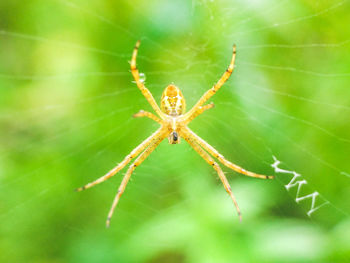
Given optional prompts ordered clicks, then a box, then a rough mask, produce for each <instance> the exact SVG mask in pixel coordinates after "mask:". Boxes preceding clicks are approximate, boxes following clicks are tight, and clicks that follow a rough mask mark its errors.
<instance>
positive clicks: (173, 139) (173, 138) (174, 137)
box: [168, 131, 180, 144]
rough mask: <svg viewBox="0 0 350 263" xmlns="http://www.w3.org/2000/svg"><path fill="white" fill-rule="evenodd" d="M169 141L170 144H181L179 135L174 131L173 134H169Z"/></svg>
mask: <svg viewBox="0 0 350 263" xmlns="http://www.w3.org/2000/svg"><path fill="white" fill-rule="evenodd" d="M168 140H169V143H170V144H177V143H179V142H180V137H179V134H178V133H177V132H176V131H173V132H172V133H170V134H169V137H168Z"/></svg>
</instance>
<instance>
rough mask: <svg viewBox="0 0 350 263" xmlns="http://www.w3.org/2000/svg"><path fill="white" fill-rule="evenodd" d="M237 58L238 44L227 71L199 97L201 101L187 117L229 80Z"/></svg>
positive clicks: (234, 47) (234, 48) (234, 46)
mask: <svg viewBox="0 0 350 263" xmlns="http://www.w3.org/2000/svg"><path fill="white" fill-rule="evenodd" d="M235 58H236V45H233V52H232V58H231V63H230V65H229V67H228V68H227V70H226V71H225V73H224V74H223V75H222V76H221V78H220V79H219V81H218V82H217V83H216V84H215V85H214V86H213V87H212V88H211V89H209V90H208V91H207V92H206V93H204V95H203V96H202V97H201V98H200V99H199V101H198V102H197V103H196V104H195V105H194V106H193V108H192V109H191V110H190V111H189V112H187V113H186V115H185V118H190V117H191V116H192V115H193V114H195V112H196V111H197V110H198V108H199V107H200V106H202V105H203V104H204V103H205V102H206V101H207V100H208V99H210V98H211V97H212V96H213V95H214V94H215V93H216V92H217V91H218V90H219V89H220V88H221V86H222V85H224V83H225V82H226V81H227V80H228V78H229V77H230V76H231V74H232V72H233V70H234V65H235Z"/></svg>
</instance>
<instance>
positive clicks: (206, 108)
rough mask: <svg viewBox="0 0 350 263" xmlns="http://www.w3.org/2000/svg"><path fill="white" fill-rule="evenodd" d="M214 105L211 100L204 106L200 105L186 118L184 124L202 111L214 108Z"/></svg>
mask: <svg viewBox="0 0 350 263" xmlns="http://www.w3.org/2000/svg"><path fill="white" fill-rule="evenodd" d="M214 107H215V105H214V103H213V102H211V103H209V104H207V105H204V106H200V107H199V108H198V110H197V111H196V112H195V113H194V114H193V115H192V116H190V117H189V118H188V119H187V120H186V124H187V123H189V122H191V121H192V120H193V119H194V118H196V117H197V116H198V115H200V114H202V113H203V112H204V111H206V110H209V109H211V108H214Z"/></svg>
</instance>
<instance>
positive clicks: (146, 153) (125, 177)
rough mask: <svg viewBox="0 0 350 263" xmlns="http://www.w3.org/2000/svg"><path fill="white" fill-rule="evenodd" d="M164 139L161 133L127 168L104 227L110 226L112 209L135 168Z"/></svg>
mask: <svg viewBox="0 0 350 263" xmlns="http://www.w3.org/2000/svg"><path fill="white" fill-rule="evenodd" d="M165 137H166V136H165V135H164V133H163V134H162V136H159V137H157V138H155V140H154V141H153V143H152V144H151V145H150V146H148V148H147V149H146V150H145V151H144V152H142V153H141V154H140V156H139V157H137V159H136V160H135V161H134V162H133V163H132V164H131V165H130V166H129V169H128V171H127V172H126V174H125V176H124V178H123V180H122V182H121V184H120V186H119V188H118V192H117V195H116V196H115V198H114V201H113V204H112V207H111V209H110V211H109V213H108V217H107V222H106V226H107V227H109V225H110V222H111V218H112V215H113V212H114V209H115V208H116V206H117V204H118V201H119V199H120V197H121V195H122V194H123V193H124V190H125V188H126V185H127V184H128V182H129V179H130V177H131V174H132V172H133V171H134V170H135V168H136V167H137V166H139V165H140V164H141V163H142V162H143V161H144V160H145V159H146V158H147V157H148V156H149V155H150V154H151V153H152V152H153V151H154V149H155V148H156V147H157V146H158V145H159V144H160V143H161V141H162V140H163V139H164V138H165Z"/></svg>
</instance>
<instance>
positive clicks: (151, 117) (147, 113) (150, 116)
mask: <svg viewBox="0 0 350 263" xmlns="http://www.w3.org/2000/svg"><path fill="white" fill-rule="evenodd" d="M133 117H134V118H140V117H148V118H150V119H152V120H154V121H155V122H158V123H159V124H162V120H161V119H159V118H158V117H157V116H156V115H154V114H153V113H150V112H147V111H143V110H140V111H139V112H138V113H135V114H134V115H133Z"/></svg>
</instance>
